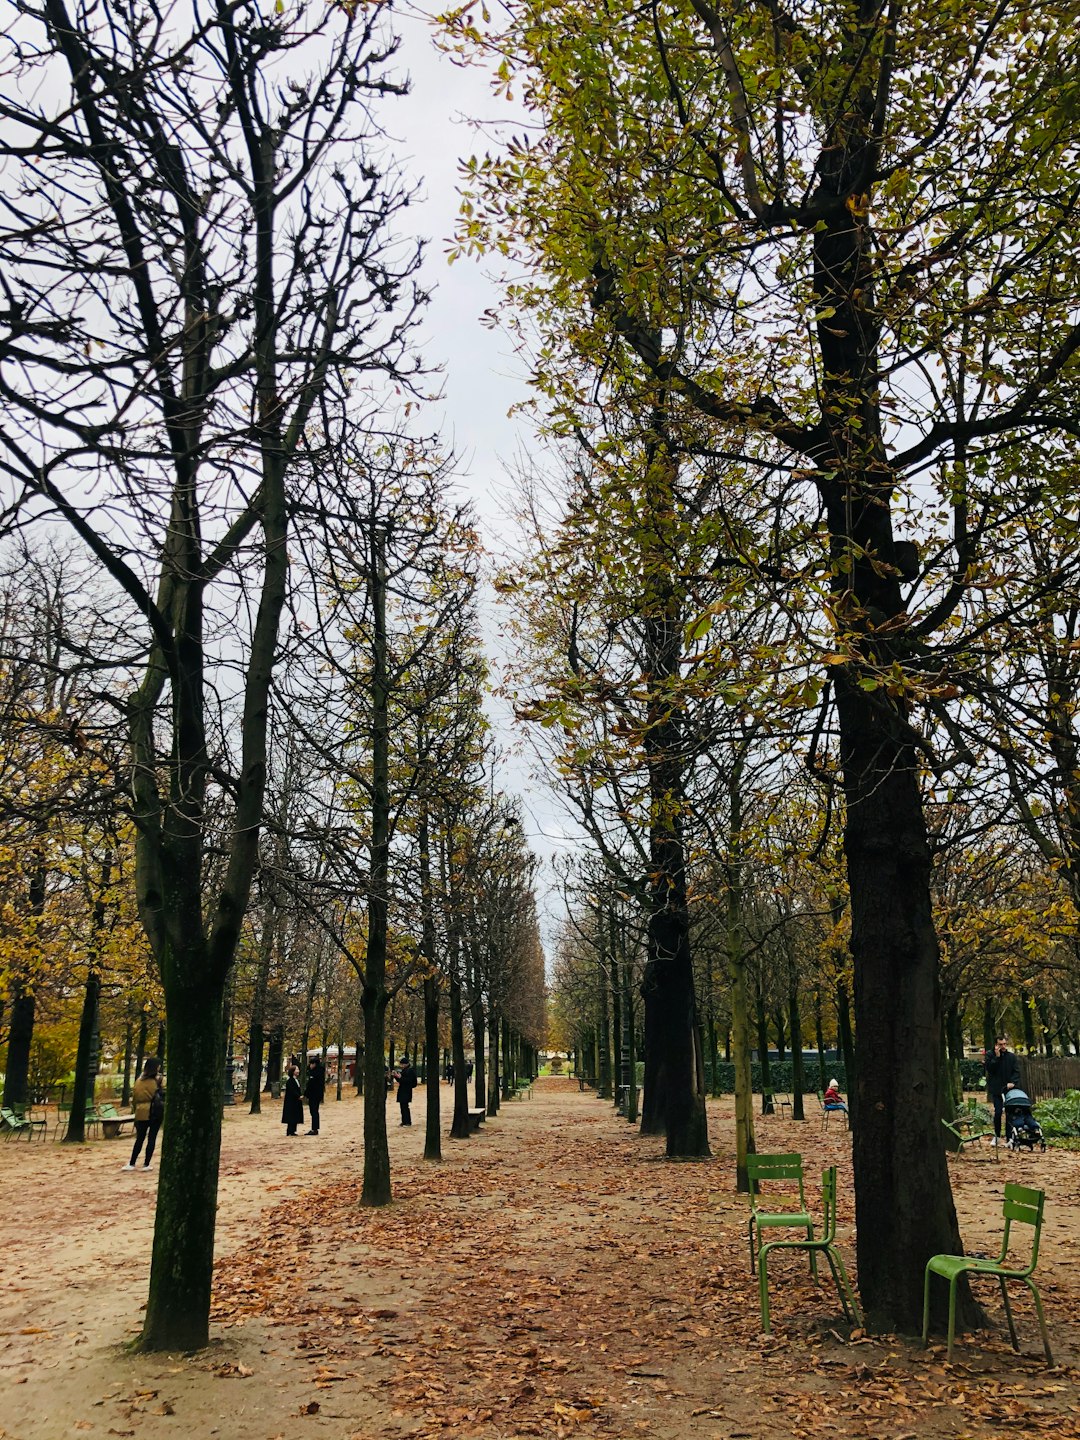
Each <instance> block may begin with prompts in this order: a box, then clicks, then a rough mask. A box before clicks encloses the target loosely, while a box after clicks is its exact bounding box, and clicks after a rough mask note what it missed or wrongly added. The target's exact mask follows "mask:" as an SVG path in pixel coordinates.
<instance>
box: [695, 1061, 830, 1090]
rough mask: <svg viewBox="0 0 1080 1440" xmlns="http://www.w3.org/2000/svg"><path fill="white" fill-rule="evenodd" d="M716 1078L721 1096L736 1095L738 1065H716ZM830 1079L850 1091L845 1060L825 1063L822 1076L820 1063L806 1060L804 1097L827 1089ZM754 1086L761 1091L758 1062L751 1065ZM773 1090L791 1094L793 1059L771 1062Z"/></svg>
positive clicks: (706, 1078) (707, 1068) (771, 1085)
mask: <svg viewBox="0 0 1080 1440" xmlns="http://www.w3.org/2000/svg"><path fill="white" fill-rule="evenodd" d="M716 1078H717V1081H718V1082H719V1083H718V1085H717V1086H716V1089H718V1090H719V1092H720V1094H721V1095H732V1094H734V1092H735V1066H734V1065H732V1064H730V1063H729V1062H728V1061H726V1060H720V1061H718V1062H717V1066H716ZM705 1080H706V1084H708V1081H709V1067H708V1065H706V1067H705ZM830 1080H835V1081H836V1082H837V1083H838V1084H839V1086H840V1090H841V1092H842V1093H846V1092H847V1071H846V1070H845V1069H844V1065H843V1061H841V1060H827V1061H826V1062H825V1074H824V1076H820V1077H819V1075H818V1062H817V1060H816V1059H814V1060H804V1061H803V1094H804V1095H813V1094H815V1093H816V1092H817V1091H818V1090H824V1089H825V1086H826V1085H827V1084H828V1082H829V1081H830ZM750 1083H751V1084H752V1085H753V1087H754V1089H755V1090H757V1091H760V1090H761V1066H760V1065H759V1064H758V1062H757V1061H756V1060H754V1061H752V1062H751V1065H750ZM769 1088H770V1089H771V1090H781V1091H784V1092H786V1093H787V1094H789V1095H790V1094H791V1091H792V1089H793V1088H794V1087H793V1079H792V1064H791V1061H790V1060H770V1061H769Z"/></svg>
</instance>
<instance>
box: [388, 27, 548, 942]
mask: <svg viewBox="0 0 1080 1440" xmlns="http://www.w3.org/2000/svg"><path fill="white" fill-rule="evenodd" d="M398 24H399V28H400V31H401V34H402V36H403V40H404V45H403V48H402V52H401V58H402V61H403V64H404V66H405V68H406V69H407V70H408V73H409V75H410V77H411V80H412V93H411V94H410V95H409V96H408V97H407V98H406V99H404V100H395V101H394V102H393V103H392V104H391V105H390V106H388V108H387V112H386V123H387V126H388V129H389V130H390V133H391V135H392V137H393V138H394V139H395V140H397V141H399V142H400V144H399V145H398V146H395V149H396V152H397V154H398V156H399V158H400V161H401V163H402V165H403V166H404V167H405V169H406V170H407V171H408V172H409V173H411V174H412V175H414V176H415V177H416V179H417V180H418V181H419V183H420V186H421V197H420V203H418V204H417V206H416V208H415V211H414V212H413V214H414V221H413V223H414V224H415V227H416V233H417V234H419V235H422V236H424V237H426V238H427V240H428V242H429V244H428V251H427V259H426V267H425V280H426V282H427V284H428V285H429V286H430V287H431V288H432V291H433V295H432V301H431V304H430V306H429V312H428V318H427V324H426V326H425V338H424V353H425V358H426V359H427V361H428V363H429V364H431V365H435V364H438V365H441V366H442V367H443V372H444V373H443V384H442V390H443V395H444V398H443V400H442V402H441V403H440V404H439V405H438V406H437V407H436V410H437V415H438V419H437V428H438V430H439V431H440V433H441V434H442V436H443V438H444V441H445V443H447V444H448V445H450V446H451V447H452V448H453V450H454V453H455V455H456V456H457V457H458V466H457V473H458V476H459V485H460V488H461V491H462V493H463V494H464V495H466V496H468V497H469V499H470V500H471V501H472V502H473V504H474V505H475V507H476V510H477V514H478V517H479V520H480V525H481V531H482V534H483V536H484V540H485V543H486V545H487V546H488V548H489V549H491V550H492V551H494V552H495V553H496V554H498V553H500V552H501V551H502V549H503V547H504V545H505V543H507V542H508V541H510V540H511V539H512V531H511V526H510V523H509V518H508V511H509V508H510V507H509V505H508V499H507V493H508V490H509V489H510V488H511V487H512V480H511V478H510V473H509V472H511V471H512V468H513V464H514V461H515V458H516V457H517V456H518V455H520V454H523V453H528V451H529V450H530V448H531V447H532V446H533V444H534V442H533V440H532V436H531V431H530V427H529V422H528V420H527V419H511V418H509V416H508V412H509V410H510V409H511V407H512V406H514V405H515V404H517V403H519V402H521V401H522V400H524V399H526V398H527V397H528V394H529V391H528V388H527V385H526V383H525V371H524V366H523V364H522V363H521V362H520V361H519V360H518V359H517V357H516V356H515V355H514V354H513V352H512V347H511V344H510V341H509V339H508V337H507V336H506V335H504V334H501V333H500V332H499V331H498V330H492V329H490V328H488V327H486V326H485V325H483V324H482V323H481V317H482V315H483V313H484V312H485V311H486V310H490V309H492V308H493V307H499V306H500V305H501V304H502V296H501V294H500V292H499V290H498V288H497V287H496V286H495V285H494V283H493V282H492V281H491V279H489V277H488V275H487V273H486V270H485V267H484V265H483V264H482V263H480V262H477V261H475V260H471V259H463V260H458V261H457V262H456V263H455V264H453V265H449V264H448V263H447V259H446V252H447V249H448V248H449V243H450V238H451V236H452V234H453V230H454V223H455V219H456V216H457V212H458V207H459V205H460V202H461V196H460V193H459V187H460V184H461V177H460V174H459V168H458V167H459V162H460V160H461V158H462V157H463V156H466V155H469V154H471V153H473V152H474V151H478V150H483V149H484V148H485V140H484V137H483V136H482V135H479V134H478V133H477V131H476V130H475V128H474V127H473V126H472V125H470V123H469V122H470V120H477V119H479V120H481V121H484V122H489V123H490V122H494V121H497V120H502V119H505V120H506V121H508V122H510V123H512V122H513V120H514V118H515V112H514V111H513V110H512V109H511V108H510V107H508V106H507V105H506V103H505V102H503V101H499V100H497V99H496V98H495V97H494V96H493V95H492V91H491V87H490V84H489V81H488V77H487V75H486V73H485V72H484V71H483V70H481V69H480V68H477V67H472V68H468V69H465V68H462V67H461V66H458V65H455V64H453V63H452V62H451V61H450V60H449V59H448V57H447V56H446V55H444V54H442V53H440V52H439V51H438V50H437V48H436V47H435V45H434V44H433V42H432V40H431V35H430V31H429V30H428V28H427V27H426V26H425V25H423V24H422V22H420V21H419V20H415V19H410V18H408V17H407V16H406V17H403V16H400V15H399V16H398ZM517 116H518V118H520V116H521V112H517ZM433 428H435V427H433ZM484 614H485V617H486V618H488V619H489V624H490V626H491V627H494V625H496V624H497V612H496V610H495V607H494V606H493V605H491V604H487V603H486V604H485V606H484ZM485 641H486V642H487V644H488V648H489V654H490V655H491V657H492V659H493V661H494V662H495V663H496V664H501V663H502V660H503V656H504V654H505V647H503V646H502V645H501V644H500V641H499V636H498V634H497V633H493V629H489V631H488V633H487V634H486V635H485ZM492 715H493V718H494V720H495V723H496V728H497V732H498V735H499V742H500V745H501V746H503V747H510V746H511V745H516V746H517V748H518V750H519V751H520V750H521V748H522V747H521V740H520V736H518V735H516V734H515V733H514V731H513V727H512V725H511V722H510V710H509V705H508V704H506V703H505V702H499V701H498V700H496V701H495V702H493V706H492ZM534 768H535V763H534V762H533V761H532V760H531V758H529V757H527V756H525V755H519V757H518V758H517V759H511V760H510V761H508V762H507V763H506V764H505V765H504V766H503V775H502V777H501V781H500V783H502V785H503V786H504V788H505V789H507V790H508V791H512V792H513V793H515V794H517V795H518V796H519V798H520V799H521V801H522V805H523V807H524V812H525V829H526V833H527V836H528V839H529V842H530V844H531V846H532V848H533V850H534V851H536V853H537V854H539V855H541V856H542V857H543V858H544V860H545V862H548V861H550V858H551V856H552V854H553V853H555V852H556V851H558V850H561V849H564V848H565V842H564V841H563V838H562V837H563V834H564V827H566V826H567V818H566V816H565V815H564V814H563V812H562V809H561V806H560V805H559V802H558V801H557V799H556V798H555V797H554V796H553V795H552V794H550V793H549V792H548V791H547V789H546V787H544V786H543V785H541V784H537V783H536V782H535V781H532V780H530V772H531V771H532V770H533V769H534ZM545 872H546V873H545V874H543V875H542V877H541V881H540V887H541V890H542V891H543V892H545V893H542V894H541V896H540V899H541V903H542V908H543V918H544V928H545V932H546V938H548V939H550V934H551V928H552V921H553V919H554V918H555V917H556V916H557V915H558V914H559V913H560V911H561V905H560V904H559V903H558V902H557V901H556V899H555V897H554V896H553V895H552V894H550V893H547V892H548V887H549V886H550V884H551V881H552V879H553V875H552V873H551V870H550V866H549V865H545Z"/></svg>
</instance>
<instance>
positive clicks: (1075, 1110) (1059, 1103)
mask: <svg viewBox="0 0 1080 1440" xmlns="http://www.w3.org/2000/svg"><path fill="white" fill-rule="evenodd" d="M1038 1111H1039V1116H1038V1118H1039V1124H1040V1125H1041V1126H1042V1132H1043V1134H1044V1135H1045V1136H1046V1138H1047V1139H1048V1140H1049V1139H1052V1138H1057V1137H1060V1136H1070V1137H1072V1136H1080V1090H1067V1091H1066V1092H1065V1094H1064V1095H1059V1096H1058V1097H1057V1098H1056V1099H1054V1100H1040V1101H1039V1105H1038Z"/></svg>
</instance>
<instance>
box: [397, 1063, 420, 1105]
mask: <svg viewBox="0 0 1080 1440" xmlns="http://www.w3.org/2000/svg"><path fill="white" fill-rule="evenodd" d="M415 1089H416V1071H415V1070H414V1069H413V1067H412V1066H411V1065H406V1066H405V1067H404V1068H403V1069H402V1072H401V1078H400V1079H399V1080H398V1087H397V1098H398V1103H399V1104H401V1105H408V1104H409V1103H410V1101H411V1100H412V1092H413V1091H414V1090H415Z"/></svg>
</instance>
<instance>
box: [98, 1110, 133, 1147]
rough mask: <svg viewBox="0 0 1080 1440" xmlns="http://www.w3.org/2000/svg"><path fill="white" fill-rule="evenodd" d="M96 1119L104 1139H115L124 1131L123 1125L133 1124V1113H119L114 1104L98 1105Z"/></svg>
mask: <svg viewBox="0 0 1080 1440" xmlns="http://www.w3.org/2000/svg"><path fill="white" fill-rule="evenodd" d="M97 1119H98V1123H99V1125H100V1126H101V1133H102V1134H103V1135H104V1136H105V1139H106V1140H116V1139H117V1138H118V1137H119V1136H120V1135H122V1134H123V1133H124V1126H125V1125H134V1124H135V1116H134V1115H121V1114H119V1113H118V1111H117V1109H116V1106H115V1105H99V1106H98V1107H97Z"/></svg>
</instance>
